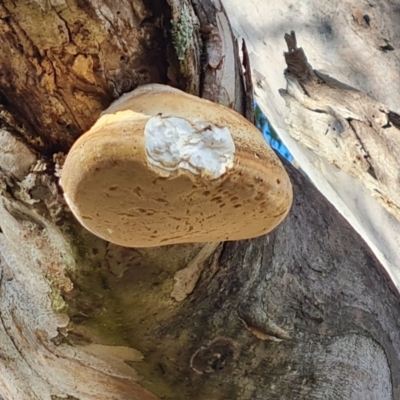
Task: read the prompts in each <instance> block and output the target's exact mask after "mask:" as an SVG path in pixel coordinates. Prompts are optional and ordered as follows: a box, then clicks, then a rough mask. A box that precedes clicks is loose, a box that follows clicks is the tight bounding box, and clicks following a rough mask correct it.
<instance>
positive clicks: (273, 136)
mask: <svg viewBox="0 0 400 400" xmlns="http://www.w3.org/2000/svg"><path fill="white" fill-rule="evenodd" d="M255 120H256V126H257V128H258V129H259V130H260V131H261V132H262V134H263V136H264V138H265V139H266V141H267V142H268V143H269V145H270V146H271V147H272V148H273V149H275V150H276V151H277V152H278V153H279V154H281V155H282V156H283V157H285V158H286V160H288V161H289V162H292V161H293V156H292V155H291V154H290V151H289V150H288V148H287V147H286V146H285V145H284V144H283V143H282V140H281V139H280V137H279V136H278V134H277V133H276V131H275V129H274V128H273V127H272V126H271V124H270V123H269V121H268V118H267V117H266V116H265V115H264V114H263V112H262V111H261V109H260V107H259V106H258V105H257V104H255Z"/></svg>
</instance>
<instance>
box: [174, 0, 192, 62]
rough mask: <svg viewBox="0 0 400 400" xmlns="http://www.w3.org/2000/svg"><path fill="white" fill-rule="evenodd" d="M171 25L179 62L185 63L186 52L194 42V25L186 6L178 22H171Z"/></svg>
mask: <svg viewBox="0 0 400 400" xmlns="http://www.w3.org/2000/svg"><path fill="white" fill-rule="evenodd" d="M171 24H172V29H171V34H172V44H173V45H174V48H175V51H176V55H177V57H178V60H180V61H183V60H184V59H185V53H186V50H187V49H189V48H190V47H191V44H192V41H193V23H192V20H191V18H190V15H189V12H188V9H187V7H186V5H185V4H183V6H182V9H181V15H180V16H179V19H178V21H174V20H171Z"/></svg>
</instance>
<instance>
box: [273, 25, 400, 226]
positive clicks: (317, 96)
mask: <svg viewBox="0 0 400 400" xmlns="http://www.w3.org/2000/svg"><path fill="white" fill-rule="evenodd" d="M286 41H287V44H288V48H289V51H288V52H286V53H285V59H286V63H287V66H288V67H287V69H286V72H285V77H286V79H287V82H288V85H287V89H286V90H281V95H282V96H283V97H284V99H285V100H286V103H287V105H288V107H289V109H290V117H289V119H288V121H287V122H288V124H289V133H290V134H291V135H292V136H293V137H294V138H295V139H296V140H299V141H301V143H302V144H303V145H305V146H306V147H308V148H309V149H310V150H312V151H313V152H314V153H316V154H317V155H319V156H321V157H323V158H325V159H327V160H328V161H329V162H330V163H331V164H332V165H334V166H336V167H338V168H340V169H341V170H343V171H345V172H347V173H349V174H350V175H352V176H354V177H355V178H356V179H358V180H359V181H360V182H362V184H363V185H364V186H365V187H367V188H368V189H369V191H370V193H371V195H372V196H373V197H375V198H376V199H378V200H379V201H380V202H381V204H382V206H383V207H385V208H386V209H387V210H388V211H389V212H390V213H392V214H393V215H394V216H395V217H396V218H397V219H398V220H400V180H399V176H400V163H399V160H400V116H399V115H398V114H397V113H395V112H393V111H390V110H389V108H388V107H386V106H385V105H383V104H381V103H378V102H377V101H376V100H374V99H372V98H371V97H370V96H368V95H367V94H365V93H363V92H360V91H359V90H357V89H354V88H352V87H350V86H348V85H345V84H343V83H341V82H339V81H337V80H335V79H334V78H332V77H330V76H328V75H325V74H323V73H321V72H319V71H317V70H313V69H312V67H311V66H310V64H308V62H307V58H306V55H305V53H304V50H303V49H302V48H298V47H297V44H296V40H295V34H294V32H292V33H291V35H287V36H286Z"/></svg>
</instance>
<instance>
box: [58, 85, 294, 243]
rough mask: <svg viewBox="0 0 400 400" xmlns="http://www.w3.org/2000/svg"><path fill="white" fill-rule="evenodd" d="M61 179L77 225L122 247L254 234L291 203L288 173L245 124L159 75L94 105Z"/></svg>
mask: <svg viewBox="0 0 400 400" xmlns="http://www.w3.org/2000/svg"><path fill="white" fill-rule="evenodd" d="M61 186H62V188H63V190H64V195H65V199H66V201H67V203H68V205H69V207H70V209H71V211H72V212H73V214H74V215H75V217H76V218H77V219H78V220H79V222H80V223H81V224H82V225H83V226H84V227H85V228H87V229H88V230H89V231H91V232H92V233H94V234H95V235H97V236H99V237H101V238H103V239H105V240H108V241H110V242H113V243H115V244H118V245H122V246H128V247H152V246H160V245H167V244H173V243H190V242H213V241H226V240H240V239H247V238H252V237H256V236H260V235H262V234H265V233H267V232H269V231H271V230H272V229H273V228H274V227H276V226H277V225H278V224H279V223H280V222H281V221H282V220H283V218H284V217H285V216H286V214H287V213H288V211H289V208H290V205H291V202H292V187H291V183H290V180H289V177H288V175H287V173H286V171H285V169H284V167H283V165H282V164H281V162H280V161H279V159H278V157H277V156H276V154H275V153H274V152H273V150H272V149H271V148H270V147H269V146H268V144H267V143H266V142H265V140H264V138H263V137H262V135H261V133H260V132H259V131H258V129H257V128H256V127H255V126H254V125H252V124H251V123H250V122H249V121H247V120H246V119H245V118H243V117H242V116H241V115H239V114H238V113H236V112H235V111H233V110H231V109H228V108H226V107H223V106H221V105H218V104H215V103H212V102H210V101H207V100H204V99H200V98H198V97H195V96H192V95H189V94H187V93H184V92H182V91H180V90H177V89H174V88H171V87H169V86H164V85H159V84H150V85H145V86H142V87H139V88H138V89H136V90H134V91H132V92H130V93H127V94H125V95H123V96H122V97H121V98H120V99H118V100H117V101H115V102H114V103H113V104H111V106H110V107H109V108H108V109H107V110H105V111H104V112H103V113H102V115H101V116H100V118H99V119H98V121H97V122H96V123H95V125H94V126H93V127H92V128H91V129H90V130H89V131H88V132H87V133H85V134H84V135H82V136H81V137H80V138H79V139H78V140H77V141H76V143H75V144H74V145H73V147H72V148H71V150H70V152H69V154H68V156H67V159H66V161H65V164H64V167H63V171H62V176H61Z"/></svg>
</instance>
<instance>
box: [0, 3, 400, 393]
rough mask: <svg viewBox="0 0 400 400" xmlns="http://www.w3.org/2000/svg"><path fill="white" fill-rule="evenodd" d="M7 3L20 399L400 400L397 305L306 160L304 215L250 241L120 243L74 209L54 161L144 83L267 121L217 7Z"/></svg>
mask: <svg viewBox="0 0 400 400" xmlns="http://www.w3.org/2000/svg"><path fill="white" fill-rule="evenodd" d="M178 3H179V4H178ZM0 5H1V8H0V10H1V14H0V24H1V25H0V29H2V31H1V32H2V35H3V36H2V41H1V42H0V47H1V51H0V61H1V75H0V92H1V94H2V96H1V107H2V109H1V113H0V121H1V124H2V125H1V132H0V133H1V136H0V140H2V141H3V143H4V144H7V146H8V150H7V154H3V155H2V157H1V158H0V169H1V186H0V188H1V195H0V228H1V232H0V257H1V258H0V270H1V280H0V343H1V345H0V395H1V396H2V397H3V398H4V399H5V400H21V399H24V400H30V399H40V400H50V399H51V400H58V399H65V398H68V399H79V400H86V399H93V400H94V399H96V400H98V399H104V400H106V399H107V400H109V399H115V400H122V399H131V400H136V399H141V400H147V399H148V400H150V399H157V398H158V399H171V400H172V399H173V400H184V399H197V400H206V399H207V400H208V399H213V400H214V399H215V400H218V399H221V400H228V399H229V400H232V399H243V400H245V399H266V398H268V399H288V400H289V399H290V400H291V399H297V398H298V399H331V398H332V399H360V400H361V399H393V398H398V397H399V396H400V382H399V379H400V378H399V377H400V375H399V369H400V360H399V357H400V336H399V333H398V332H399V326H398V321H399V317H400V315H399V314H400V309H399V299H398V297H397V295H396V294H395V292H394V289H393V287H392V285H391V283H390V281H389V280H388V278H387V276H386V274H385V272H384V271H383V269H382V268H381V266H380V264H379V263H378V262H377V261H376V259H375V258H374V257H373V256H372V255H371V252H370V251H369V250H368V249H367V248H366V246H365V244H364V243H363V242H362V240H361V239H360V237H359V236H358V235H357V234H355V233H354V231H353V230H352V229H351V228H350V227H349V226H348V224H347V223H346V222H345V221H344V220H343V219H342V218H341V217H340V216H339V215H338V214H337V212H336V211H335V210H334V209H333V208H332V207H331V206H330V205H329V204H328V203H327V201H326V200H324V199H323V197H322V196H321V195H320V194H319V193H318V192H317V191H316V190H315V189H314V188H313V187H312V186H311V185H310V184H309V183H308V181H307V180H306V179H305V178H304V177H303V176H302V175H300V174H299V173H298V172H297V171H295V170H293V168H291V167H290V166H287V168H288V171H289V173H290V175H291V177H292V180H293V185H294V190H295V201H294V205H293V208H292V210H291V213H290V215H289V216H288V218H287V219H286V220H285V222H284V223H283V224H282V225H281V226H280V227H279V228H278V229H277V230H276V231H274V232H273V233H271V234H270V235H267V236H264V237H260V238H258V239H255V240H248V241H242V242H234V243H225V244H207V245H198V244H193V245H180V246H165V247H160V248H154V249H127V248H122V247H118V246H115V245H112V244H110V243H107V242H105V241H103V240H101V239H99V238H96V237H94V236H93V235H91V234H90V233H88V232H87V231H85V230H84V229H83V228H82V227H81V226H80V225H79V224H77V222H76V221H75V220H74V219H73V217H72V216H71V214H70V213H69V212H68V210H67V209H66V207H65V205H64V203H63V201H62V196H61V193H60V191H59V187H58V185H57V175H58V173H59V168H61V164H62V155H61V154H55V155H53V152H54V151H59V150H67V149H68V147H69V146H70V144H71V143H72V141H73V140H74V138H75V137H76V136H77V135H79V134H80V133H82V132H83V131H84V130H85V129H86V128H87V127H88V126H90V125H91V123H93V122H94V120H95V119H96V117H97V115H98V114H99V112H100V110H101V109H102V108H104V107H105V106H107V105H108V104H109V102H110V101H111V100H112V99H113V98H115V97H118V96H119V95H120V94H121V93H122V92H124V91H128V90H130V89H132V88H133V87H135V86H136V85H138V84H140V83H146V82H147V81H149V80H150V81H154V82H163V83H169V84H174V85H175V86H179V87H181V88H186V89H187V90H188V91H192V92H196V91H198V92H199V93H200V94H202V95H203V96H204V97H208V98H211V97H210V96H214V97H213V99H214V100H215V101H219V102H222V103H225V104H227V105H230V106H233V107H235V108H236V109H238V110H239V111H241V112H243V113H244V112H247V113H248V114H251V108H250V107H249V104H248V103H247V104H246V101H245V99H246V98H248V97H249V96H246V95H245V94H244V85H243V82H242V81H241V77H240V73H239V68H238V58H237V53H236V51H237V50H235V45H234V41H233V40H232V38H231V35H230V31H229V29H228V25H227V19H226V15H225V13H224V11H223V9H222V7H221V5H220V3H219V2H211V1H210V2H207V1H205V0H203V1H194V2H193V7H191V4H190V3H186V4H185V5H184V6H183V5H182V4H181V3H180V2H174V1H170V2H169V4H167V3H163V2H159V1H153V2H150V1H146V2H144V3H142V2H140V1H138V0H135V1H128V0H126V1H124V2H106V1H101V0H98V1H84V2H83V1H76V2H73V1H68V2H62V1H58V2H25V1H22V0H21V1H14V2H8V1H0ZM212 7H214V12H212V10H213V9H212ZM39 17H40V19H39ZM171 19H172V20H173V21H174V22H173V23H170V20H171ZM189 20H190V21H195V22H196V23H197V21H198V30H196V29H197V28H196V25H194V26H195V29H193V30H189V31H188V30H187V23H188V22H187V21H189ZM38 21H40V22H38ZM60 21H61V22H60ZM63 29H64V30H63ZM74 29H76V30H74ZM59 31H60V32H61V33H60V34H59V33H58V32H59ZM63 32H66V33H64V36H65V38H64V39H62V40H61V39H60V37H61V38H63V36H62V33H63ZM200 34H202V35H203V36H205V37H203V39H199V37H200V36H199V35H200ZM74 35H75V36H74ZM177 37H180V39H179V40H178V39H177ZM3 38H4V40H3ZM182 38H183V39H182ZM57 40H59V42H57ZM48 41H51V43H50V44H48V43H47V42H48ZM46 43H47V44H46ZM54 43H55V44H54ZM196 43H197V44H196ZM21 46H22V47H21ZM70 46H72V50H71V52H72V53H69V52H68V51H69V50H67V49H68V48H70ZM196 46H198V47H196ZM196 49H198V50H196ZM200 49H201V50H202V51H200ZM201 52H202V53H203V55H202V58H201V54H200V53H201ZM221 54H222V56H221ZM4 55H6V56H4ZM124 56H127V58H123V57H124ZM128 56H129V57H128ZM149 57H150V58H149ZM43 65H49V68H50V72H46V73H45V72H43V71H44V70H43V68H45V67H44V66H43ZM247 67H248V65H247ZM247 67H246V68H247ZM14 69H15V72H14ZM46 71H47V70H46ZM138 71H142V72H143V76H142V78H143V77H144V78H143V79H142V78H138V76H137V75H136V74H137V72H138ZM247 72H248V71H247ZM13 74H15V77H14V75H13ZM141 79H142V80H141ZM49 80H50V82H51V85H53V86H47V85H49V83H48V81H49ZM46 82H47V83H46ZM232 83H234V84H232ZM58 121H61V123H58ZM68 126H70V128H68ZM16 139H18V140H16ZM35 150H36V152H35ZM46 155H51V156H52V157H46Z"/></svg>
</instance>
